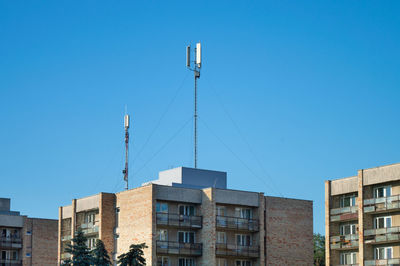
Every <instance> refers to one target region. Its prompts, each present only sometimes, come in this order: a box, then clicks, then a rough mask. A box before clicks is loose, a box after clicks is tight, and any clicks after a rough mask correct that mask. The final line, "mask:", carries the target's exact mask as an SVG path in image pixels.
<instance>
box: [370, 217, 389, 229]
mask: <svg viewBox="0 0 400 266" xmlns="http://www.w3.org/2000/svg"><path fill="white" fill-rule="evenodd" d="M379 219H383V227H378V224H379V222H378V220H379ZM388 220H390V226H388ZM392 221H393V218H392V216H391V215H387V216H376V217H374V229H383V228H391V227H392Z"/></svg>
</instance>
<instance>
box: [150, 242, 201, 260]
mask: <svg viewBox="0 0 400 266" xmlns="http://www.w3.org/2000/svg"><path fill="white" fill-rule="evenodd" d="M202 253H203V244H201V243H181V242H171V241H161V240H158V241H157V254H160V255H162V254H166V255H185V256H201V255H202Z"/></svg>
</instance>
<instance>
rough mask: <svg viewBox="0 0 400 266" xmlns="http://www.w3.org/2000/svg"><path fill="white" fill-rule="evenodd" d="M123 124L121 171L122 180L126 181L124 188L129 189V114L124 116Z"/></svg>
mask: <svg viewBox="0 0 400 266" xmlns="http://www.w3.org/2000/svg"><path fill="white" fill-rule="evenodd" d="M124 124H125V169H124V170H122V173H123V174H124V180H125V182H126V186H125V189H126V190H128V189H129V184H128V161H129V160H128V158H129V157H128V155H129V153H128V152H129V131H128V129H129V115H127V114H126V115H125V117H124Z"/></svg>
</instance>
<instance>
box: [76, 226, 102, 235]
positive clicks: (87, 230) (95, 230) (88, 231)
mask: <svg viewBox="0 0 400 266" xmlns="http://www.w3.org/2000/svg"><path fill="white" fill-rule="evenodd" d="M79 227H80V228H81V229H82V232H83V233H84V234H86V235H87V234H95V233H98V232H99V226H98V225H95V223H84V224H81V225H80V226H79Z"/></svg>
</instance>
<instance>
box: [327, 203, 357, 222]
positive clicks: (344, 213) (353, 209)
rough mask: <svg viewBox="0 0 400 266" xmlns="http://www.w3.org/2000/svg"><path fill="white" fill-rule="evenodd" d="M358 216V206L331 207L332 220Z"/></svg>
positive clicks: (343, 219)
mask: <svg viewBox="0 0 400 266" xmlns="http://www.w3.org/2000/svg"><path fill="white" fill-rule="evenodd" d="M357 217H358V206H357V205H356V206H349V207H343V208H336V209H331V222H336V221H345V220H355V219H357Z"/></svg>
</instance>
